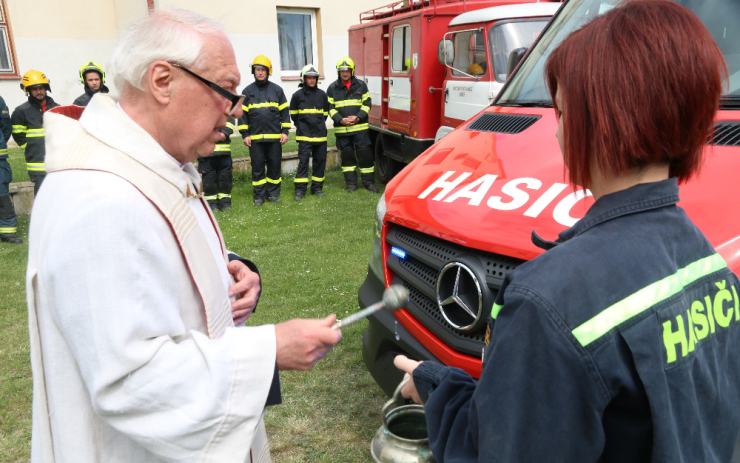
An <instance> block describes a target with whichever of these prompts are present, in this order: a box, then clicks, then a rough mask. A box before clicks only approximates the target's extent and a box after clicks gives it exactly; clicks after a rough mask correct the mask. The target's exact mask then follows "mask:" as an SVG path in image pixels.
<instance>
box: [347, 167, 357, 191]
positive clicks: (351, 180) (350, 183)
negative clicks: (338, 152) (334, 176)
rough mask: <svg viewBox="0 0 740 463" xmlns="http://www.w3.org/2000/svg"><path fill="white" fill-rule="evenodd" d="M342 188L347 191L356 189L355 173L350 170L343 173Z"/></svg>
mask: <svg viewBox="0 0 740 463" xmlns="http://www.w3.org/2000/svg"><path fill="white" fill-rule="evenodd" d="M344 183H345V184H346V186H345V187H344V188H345V189H346V190H347V191H355V190H356V189H357V172H356V171H355V170H352V171H351V172H345V173H344Z"/></svg>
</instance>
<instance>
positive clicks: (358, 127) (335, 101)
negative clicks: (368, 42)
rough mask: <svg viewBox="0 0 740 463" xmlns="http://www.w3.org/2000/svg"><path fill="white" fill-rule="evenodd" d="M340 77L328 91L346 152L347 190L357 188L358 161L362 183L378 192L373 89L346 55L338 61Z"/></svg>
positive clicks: (339, 140) (331, 112) (343, 152)
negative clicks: (371, 128)
mask: <svg viewBox="0 0 740 463" xmlns="http://www.w3.org/2000/svg"><path fill="white" fill-rule="evenodd" d="M337 74H338V79H337V80H336V81H335V82H333V83H332V84H331V85H330V86H329V89H328V90H327V91H326V93H327V95H328V97H329V116H331V118H332V120H333V121H334V127H335V130H334V135H336V137H337V148H339V152H340V153H341V155H342V172H343V173H344V181H345V182H346V184H347V186H346V188H347V191H354V190H356V189H357V172H356V169H357V164H359V165H360V176H361V178H362V185H363V186H364V187H365V188H366V189H368V190H370V191H372V192H377V191H378V188H377V187H376V186H375V167H374V165H373V153H372V150H371V149H370V147H371V144H370V137H369V136H368V123H367V115H368V113H369V112H370V105H371V102H370V93H369V92H368V90H367V85H365V82H363V81H361V80H359V79H357V78H356V77H355V62H354V61H352V58H350V57H349V56H345V57H344V58H341V59H340V60H339V61H337Z"/></svg>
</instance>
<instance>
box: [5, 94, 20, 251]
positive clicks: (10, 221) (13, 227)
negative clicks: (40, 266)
mask: <svg viewBox="0 0 740 463" xmlns="http://www.w3.org/2000/svg"><path fill="white" fill-rule="evenodd" d="M0 130H2V138H0V241H2V242H7V243H13V244H21V243H22V242H23V240H22V239H20V238H18V224H17V221H16V217H15V208H14V207H13V201H12V199H11V198H10V182H12V181H13V171H12V170H11V169H10V163H8V139H9V138H10V111H9V110H8V105H6V104H5V100H4V99H3V97H1V96H0Z"/></svg>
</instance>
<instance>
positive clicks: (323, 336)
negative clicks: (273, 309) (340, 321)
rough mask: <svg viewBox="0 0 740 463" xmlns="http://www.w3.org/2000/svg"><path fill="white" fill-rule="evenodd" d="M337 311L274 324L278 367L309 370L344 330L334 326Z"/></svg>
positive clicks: (337, 340)
mask: <svg viewBox="0 0 740 463" xmlns="http://www.w3.org/2000/svg"><path fill="white" fill-rule="evenodd" d="M336 321H337V316H336V315H329V316H328V317H326V318H324V319H323V320H319V319H308V320H307V319H294V320H288V321H287V322H282V323H278V324H277V325H275V337H276V338H277V360H276V362H277V367H278V368H279V369H280V370H310V369H311V368H313V366H314V365H315V364H316V362H318V361H319V360H321V359H322V358H323V357H324V356H325V355H326V353H327V352H329V351H330V350H331V348H332V347H334V345H335V344H336V343H338V342H339V341H340V340H341V339H342V332H341V331H340V330H335V329H333V328H332V326H333V325H334V323H335V322H336Z"/></svg>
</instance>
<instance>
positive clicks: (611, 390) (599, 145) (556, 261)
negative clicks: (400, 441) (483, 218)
mask: <svg viewBox="0 0 740 463" xmlns="http://www.w3.org/2000/svg"><path fill="white" fill-rule="evenodd" d="M724 74H725V66H724V62H723V59H722V54H721V52H720V50H719V49H718V47H717V45H716V44H715V42H714V41H713V40H712V37H711V35H710V34H709V32H708V31H707V29H706V28H705V27H704V25H703V24H702V23H701V21H700V20H699V19H698V18H697V17H696V16H694V15H693V14H692V13H691V12H690V11H688V10H687V9H685V8H684V7H682V6H680V5H678V4H677V3H674V2H672V1H669V0H635V1H628V2H625V3H624V4H623V5H621V6H618V7H616V8H614V9H612V10H610V11H609V12H607V13H606V14H604V15H602V16H598V17H597V18H596V19H594V20H593V21H592V22H590V23H588V24H587V25H586V26H584V27H582V28H581V29H579V30H577V31H576V32H574V33H573V34H571V35H570V36H568V38H566V39H565V40H564V41H563V42H562V43H561V44H560V46H559V47H558V48H557V49H556V50H555V51H554V52H553V53H552V55H551V56H550V58H549V59H548V61H547V65H546V70H545V77H546V81H547V83H548V86H549V89H550V92H551V95H552V97H553V101H554V108H555V111H556V114H557V116H558V121H559V125H558V131H557V134H556V135H557V138H558V140H559V142H560V147H561V151H562V153H563V159H564V161H565V166H566V168H567V170H568V176H569V179H570V181H571V183H573V184H574V185H576V186H577V187H581V188H588V189H589V190H590V191H591V192H592V193H593V195H594V198H595V199H596V201H595V203H594V204H593V206H592V207H591V208H590V210H589V211H588V213H587V214H586V215H585V217H584V218H583V219H581V220H580V221H579V222H578V223H577V224H576V225H575V226H573V227H572V228H570V229H568V230H566V231H564V232H563V233H561V235H560V236H559V238H558V239H557V240H556V241H554V242H546V241H544V240H542V239H539V238H538V239H536V240H535V241H536V242H537V243H539V244H540V245H542V246H543V247H546V248H547V249H548V251H547V252H545V253H544V254H542V255H541V256H540V257H538V258H536V259H534V260H532V261H530V262H527V263H525V264H522V265H521V266H520V267H518V268H517V269H516V270H514V271H513V272H511V273H510V274H509V275H508V276H507V278H506V281H505V283H504V285H503V287H502V288H501V290H500V292H499V293H498V296H497V300H496V303H495V304H494V306H493V309H492V312H491V322H490V324H489V327H488V333H487V336H486V338H487V339H488V340H489V342H488V345H487V347H486V350H485V356H484V366H483V373H482V375H481V378H480V380H479V381H477V382H476V381H475V380H474V379H473V378H471V377H470V376H469V375H468V374H467V373H465V372H463V371H461V370H458V369H453V368H448V367H443V366H441V365H438V364H435V363H433V362H421V363H419V362H416V361H413V360H410V359H408V358H406V357H403V356H399V357H397V358H396V361H395V363H396V366H397V367H399V368H400V369H401V370H403V371H405V372H406V373H408V374H410V375H411V378H410V379H411V380H410V381H408V382H407V383H406V384H405V386H404V387H403V389H402V392H403V393H404V395H405V396H407V397H411V398H413V399H414V400H416V401H417V402H423V403H424V404H425V410H426V413H427V425H428V431H429V439H430V445H431V447H432V451H433V453H434V455H435V457H436V458H437V460H438V461H456V462H457V461H486V462H490V461H507V462H508V461H566V462H575V461H577V462H585V461H691V462H694V461H730V459H731V458H732V453H733V449H734V447H735V443H736V441H737V439H738V433H739V430H740V300H739V298H738V291H740V283H739V282H738V279H737V277H736V276H735V275H734V274H733V273H732V272H731V271H730V270H729V269H728V267H727V264H726V263H725V261H724V260H723V259H722V257H721V256H720V255H718V254H717V253H716V251H715V250H714V249H713V248H712V246H711V245H710V244H709V242H708V241H707V240H706V238H705V237H704V235H703V234H702V233H701V232H700V231H699V230H698V229H697V228H696V227H695V226H694V224H693V223H692V222H691V220H690V219H689V218H688V217H687V215H686V214H685V213H684V211H683V210H682V209H681V208H679V207H678V206H677V202H678V200H679V199H678V192H679V190H678V183H679V182H682V181H685V180H687V179H688V178H690V177H691V176H693V175H696V174H697V172H698V170H699V167H700V166H701V159H702V152H703V148H704V145H705V143H706V141H707V137H708V136H709V134H710V131H711V129H712V126H713V118H714V115H715V113H716V111H717V109H718V106H719V99H720V94H721V91H722V77H723V75H724Z"/></svg>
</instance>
